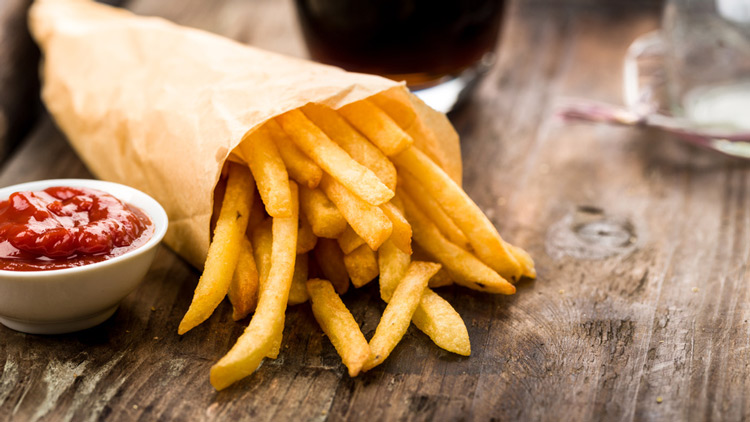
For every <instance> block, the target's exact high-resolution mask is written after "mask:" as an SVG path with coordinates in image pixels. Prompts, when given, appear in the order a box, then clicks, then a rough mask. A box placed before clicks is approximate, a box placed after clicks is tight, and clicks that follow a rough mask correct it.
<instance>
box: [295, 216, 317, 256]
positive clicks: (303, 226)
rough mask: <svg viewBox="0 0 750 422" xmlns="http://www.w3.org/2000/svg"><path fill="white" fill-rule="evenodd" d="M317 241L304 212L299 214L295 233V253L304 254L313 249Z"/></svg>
mask: <svg viewBox="0 0 750 422" xmlns="http://www.w3.org/2000/svg"><path fill="white" fill-rule="evenodd" d="M317 242H318V237H317V236H315V233H313V230H312V226H311V225H310V222H309V221H307V217H305V215H304V214H300V216H299V232H298V233H297V255H301V254H305V253H308V252H310V251H311V250H313V248H314V247H315V244H316V243H317Z"/></svg>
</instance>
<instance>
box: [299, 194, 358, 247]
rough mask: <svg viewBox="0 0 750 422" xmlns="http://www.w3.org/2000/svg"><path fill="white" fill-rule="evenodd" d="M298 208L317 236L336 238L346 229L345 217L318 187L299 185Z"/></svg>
mask: <svg viewBox="0 0 750 422" xmlns="http://www.w3.org/2000/svg"><path fill="white" fill-rule="evenodd" d="M299 192H300V197H299V199H300V210H301V211H302V214H304V215H305V217H306V218H307V221H309V222H310V225H311V226H312V231H313V233H314V234H315V235H316V236H318V237H327V238H329V239H335V238H337V237H338V236H339V235H340V234H341V233H342V232H343V231H344V229H346V224H347V223H346V219H344V216H343V215H341V212H340V211H339V210H338V208H336V205H334V204H333V202H331V200H330V199H328V197H327V196H326V194H325V193H323V191H322V190H320V189H308V188H306V187H304V186H301V187H300V190H299Z"/></svg>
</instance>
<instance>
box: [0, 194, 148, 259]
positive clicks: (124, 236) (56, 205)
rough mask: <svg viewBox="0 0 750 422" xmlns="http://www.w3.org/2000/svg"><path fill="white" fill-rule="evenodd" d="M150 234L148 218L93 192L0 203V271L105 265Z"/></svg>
mask: <svg viewBox="0 0 750 422" xmlns="http://www.w3.org/2000/svg"><path fill="white" fill-rule="evenodd" d="M153 234H154V225H153V223H152V222H151V219H149V218H148V216H147V215H146V214H145V213H144V212H143V211H141V210H140V209H138V208H137V207H134V206H132V205H129V204H125V203H123V202H122V201H120V200H119V199H117V198H115V197H114V196H112V195H110V194H108V193H106V192H102V191H100V190H96V189H88V188H72V187H66V186H58V187H51V188H47V189H45V190H43V191H39V192H15V193H13V194H11V195H10V197H9V198H8V199H7V200H5V201H2V202H0V269H2V270H13V271H40V270H57V269H62V268H71V267H78V266H81V265H86V264H92V263H95V262H100V261H104V260H106V259H109V258H113V257H116V256H119V255H122V254H124V253H125V252H128V251H131V250H133V249H136V248H137V247H139V246H141V245H143V244H144V243H146V242H147V241H148V239H150V238H151V236H152V235H153Z"/></svg>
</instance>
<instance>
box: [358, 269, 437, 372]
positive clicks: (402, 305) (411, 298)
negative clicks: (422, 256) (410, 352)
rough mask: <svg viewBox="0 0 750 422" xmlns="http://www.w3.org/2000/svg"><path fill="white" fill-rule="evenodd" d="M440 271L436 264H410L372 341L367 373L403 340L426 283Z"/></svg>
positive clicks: (365, 369) (366, 366) (366, 367)
mask: <svg viewBox="0 0 750 422" xmlns="http://www.w3.org/2000/svg"><path fill="white" fill-rule="evenodd" d="M439 269H440V264H435V263H433V262H421V261H415V262H412V263H411V264H409V269H408V270H407V271H406V275H405V276H404V278H403V279H402V280H401V281H400V282H399V283H398V286H396V290H394V292H393V296H391V300H390V302H388V306H386V307H385V311H383V316H382V317H381V318H380V322H379V323H378V326H377V328H376V329H375V334H374V335H373V336H372V338H371V339H370V359H369V360H368V361H367V363H365V366H364V367H363V368H362V369H363V370H364V371H368V370H370V369H372V368H374V367H375V366H377V365H380V364H381V363H382V362H383V361H384V360H385V359H386V358H387V357H388V355H390V354H391V351H393V348H394V347H396V345H397V344H398V342H399V341H401V338H402V337H403V336H404V334H406V330H407V329H408V328H409V322H410V321H411V318H412V316H413V315H414V311H416V310H417V307H418V306H419V302H420V301H421V299H422V294H423V293H424V291H425V289H426V288H427V281H428V280H429V279H430V277H432V276H433V275H434V274H435V273H436V272H437V271H438V270H439Z"/></svg>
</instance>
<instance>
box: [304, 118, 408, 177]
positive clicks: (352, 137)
mask: <svg viewBox="0 0 750 422" xmlns="http://www.w3.org/2000/svg"><path fill="white" fill-rule="evenodd" d="M302 112H303V113H305V115H306V116H307V117H308V118H309V119H310V120H312V122H313V123H315V124H316V125H317V126H318V127H319V128H320V129H321V130H322V131H323V132H325V133H326V135H328V136H329V137H330V138H331V139H332V140H333V141H334V142H336V143H337V144H338V145H339V146H340V147H341V148H343V149H344V151H346V152H347V154H349V155H350V156H351V157H352V158H353V159H354V160H355V161H357V162H358V163H360V164H362V165H363V166H365V167H367V168H368V169H370V170H372V171H373V173H375V174H376V175H377V176H378V178H379V179H380V181H381V182H383V184H385V185H386V186H388V188H389V189H390V190H392V191H394V192H395V191H396V181H397V175H396V167H395V166H394V165H393V163H391V161H390V160H389V159H388V157H386V156H385V154H383V153H382V152H381V151H380V150H379V149H378V148H377V147H376V146H375V145H373V144H372V143H370V141H368V140H367V138H365V137H364V136H362V135H361V134H360V133H359V132H357V131H356V130H355V129H354V128H353V127H351V126H350V125H349V123H347V122H346V120H345V119H344V118H343V117H341V115H340V114H339V113H337V112H336V111H335V110H332V109H330V108H328V107H324V106H321V105H316V104H308V105H306V106H304V107H302Z"/></svg>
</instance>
